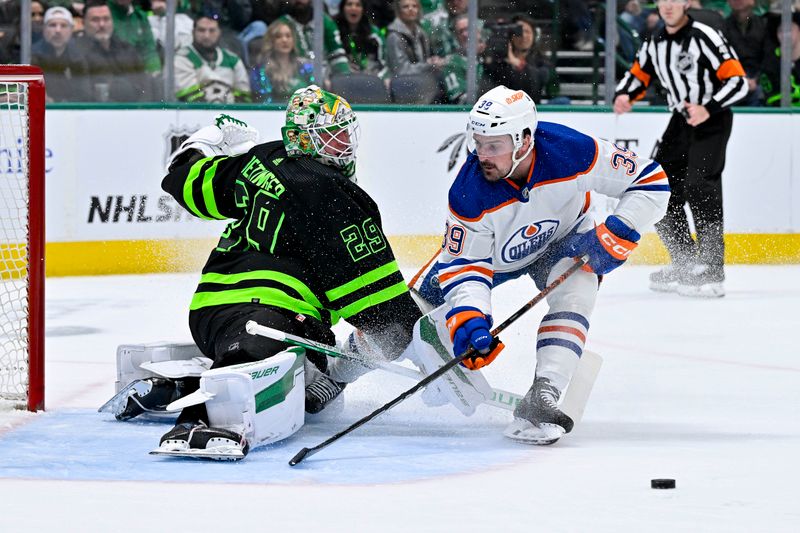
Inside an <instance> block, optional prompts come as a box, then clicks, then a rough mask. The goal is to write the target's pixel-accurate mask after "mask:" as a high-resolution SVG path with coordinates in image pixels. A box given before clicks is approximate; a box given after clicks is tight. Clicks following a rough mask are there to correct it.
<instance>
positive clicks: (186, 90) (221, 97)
mask: <svg viewBox="0 0 800 533" xmlns="http://www.w3.org/2000/svg"><path fill="white" fill-rule="evenodd" d="M221 38H222V31H221V30H220V26H219V21H218V20H216V19H213V18H210V17H207V16H205V15H203V16H200V17H199V18H198V19H197V20H195V21H194V30H193V31H192V39H193V41H192V44H191V45H189V46H184V47H183V48H181V49H180V50H178V52H177V53H176V54H175V96H176V97H177V98H178V99H179V100H183V101H185V102H210V103H224V104H232V103H234V102H249V101H250V82H249V80H248V77H247V70H246V69H245V67H244V63H243V62H242V60H241V58H240V57H239V56H238V55H236V54H234V53H233V52H231V51H230V50H227V49H225V48H223V47H221V46H220V39H221Z"/></svg>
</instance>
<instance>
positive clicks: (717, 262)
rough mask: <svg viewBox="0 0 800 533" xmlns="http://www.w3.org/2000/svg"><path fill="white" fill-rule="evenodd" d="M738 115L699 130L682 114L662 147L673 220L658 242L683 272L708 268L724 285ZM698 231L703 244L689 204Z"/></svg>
mask: <svg viewBox="0 0 800 533" xmlns="http://www.w3.org/2000/svg"><path fill="white" fill-rule="evenodd" d="M732 124H733V113H732V112H731V111H730V110H724V111H721V112H719V113H716V114H713V115H711V116H710V117H709V118H708V120H706V121H705V122H703V123H702V124H700V125H699V126H697V127H693V126H690V125H689V124H687V123H686V119H685V118H684V117H683V115H681V114H680V113H677V112H675V113H673V114H672V119H671V120H670V121H669V125H667V129H666V131H665V132H664V136H663V137H662V138H661V143H660V144H659V147H658V152H657V153H656V156H655V160H656V161H658V162H659V163H660V164H661V166H662V168H663V169H664V171H665V172H666V173H667V176H668V178H669V186H670V189H671V191H672V194H671V196H670V198H669V204H668V205H667V214H666V215H665V216H664V218H663V219H662V220H661V221H660V222H659V223H658V224H656V230H657V231H658V236H659V237H660V238H661V240H662V241H663V242H664V245H665V246H666V247H667V250H668V251H669V255H670V257H671V258H672V262H673V264H675V265H676V266H679V267H683V266H686V265H690V264H691V263H700V264H705V265H708V266H709V267H710V268H711V269H712V271H713V272H714V273H715V274H716V275H717V276H719V277H720V278H721V279H720V281H721V280H722V278H723V276H724V273H723V265H724V263H725V260H724V256H725V243H724V241H723V223H722V170H723V169H724V168H725V150H726V148H727V146H728V138H729V137H730V135H731V126H732ZM686 203H688V204H689V209H690V210H691V213H692V219H693V220H694V226H695V230H696V231H697V242H695V241H694V240H693V239H692V235H691V232H690V231H689V220H688V218H687V215H686V211H685V210H684V204H686Z"/></svg>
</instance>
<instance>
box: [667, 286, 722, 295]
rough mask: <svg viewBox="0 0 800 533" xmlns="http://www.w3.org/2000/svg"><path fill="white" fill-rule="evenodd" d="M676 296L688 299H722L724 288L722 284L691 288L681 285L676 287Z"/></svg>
mask: <svg viewBox="0 0 800 533" xmlns="http://www.w3.org/2000/svg"><path fill="white" fill-rule="evenodd" d="M677 292H678V294H680V295H681V296H688V297H689V298H722V297H723V296H725V288H724V287H723V286H722V284H713V285H701V286H699V287H691V286H686V285H682V286H679V287H678V291H677Z"/></svg>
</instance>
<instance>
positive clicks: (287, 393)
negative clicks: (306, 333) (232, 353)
mask: <svg viewBox="0 0 800 533" xmlns="http://www.w3.org/2000/svg"><path fill="white" fill-rule="evenodd" d="M305 359H306V357H305V350H303V349H302V348H296V347H295V348H289V349H288V350H284V351H282V352H280V353H278V354H275V355H273V356H272V357H270V358H268V359H264V360H263V361H257V362H255V363H244V364H241V365H233V366H227V367H223V368H216V369H214V370H208V371H206V372H203V374H202V376H201V377H200V389H199V390H198V391H197V392H194V393H192V394H190V395H188V396H185V397H183V398H181V399H179V400H177V401H174V402H172V403H171V404H169V406H168V407H167V408H168V409H169V410H171V411H172V410H177V409H183V408H184V407H188V406H190V405H196V404H200V403H205V404H206V410H207V411H208V423H209V426H211V427H217V428H223V429H228V430H231V431H235V432H236V433H239V434H244V436H245V438H246V439H247V441H248V443H249V444H250V448H251V449H252V448H255V447H256V446H259V445H264V444H270V443H273V442H278V441H280V440H283V439H285V438H287V437H289V436H291V435H292V434H294V433H295V432H296V431H297V430H298V429H300V428H301V427H303V424H304V422H305V377H304V375H305V372H304V365H305Z"/></svg>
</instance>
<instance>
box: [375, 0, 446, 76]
mask: <svg viewBox="0 0 800 533" xmlns="http://www.w3.org/2000/svg"><path fill="white" fill-rule="evenodd" d="M394 8H395V14H396V15H397V18H395V19H394V22H392V23H391V24H389V27H388V28H387V30H388V33H387V35H386V63H387V64H388V66H389V70H390V71H391V73H392V76H403V75H407V74H426V73H429V74H431V75H434V74H435V72H436V69H438V68H440V67H442V66H443V65H444V59H442V58H440V57H436V58H434V57H432V56H431V44H430V38H429V37H428V36H427V35H426V34H425V32H424V31H423V29H422V27H421V26H420V4H419V0H396V1H395V4H394Z"/></svg>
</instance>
